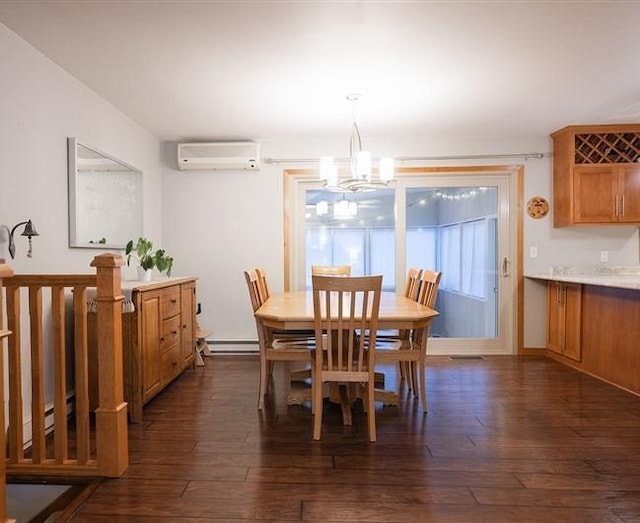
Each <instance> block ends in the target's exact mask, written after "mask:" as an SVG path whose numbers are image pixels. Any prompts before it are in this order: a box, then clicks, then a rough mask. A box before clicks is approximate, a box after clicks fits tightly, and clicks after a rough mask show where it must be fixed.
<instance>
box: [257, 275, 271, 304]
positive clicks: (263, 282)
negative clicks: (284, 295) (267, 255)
mask: <svg viewBox="0 0 640 523" xmlns="http://www.w3.org/2000/svg"><path fill="white" fill-rule="evenodd" d="M256 274H257V275H258V286H259V288H260V295H261V296H262V300H263V302H265V301H267V299H268V298H269V296H270V295H271V291H270V290H269V282H268V281H267V271H266V270H265V269H260V268H258V269H256Z"/></svg>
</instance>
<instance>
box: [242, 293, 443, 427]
mask: <svg viewBox="0 0 640 523" xmlns="http://www.w3.org/2000/svg"><path fill="white" fill-rule="evenodd" d="M255 316H256V317H257V318H258V319H259V320H260V321H261V322H262V323H263V324H264V326H265V327H269V328H272V329H278V330H285V331H300V330H313V328H314V312H313V291H311V290H307V291H291V292H282V293H276V294H272V295H271V296H270V297H269V298H268V299H267V300H266V301H265V302H264V304H263V305H262V306H261V307H260V308H259V309H258V310H257V311H256V312H255ZM436 316H438V312H437V311H435V310H433V309H430V308H429V307H426V306H424V305H421V304H419V303H418V302H416V301H414V300H412V299H410V298H406V297H405V296H402V295H400V294H396V293H395V292H386V291H385V292H382V294H381V298H380V310H379V313H378V331H382V330H405V329H407V330H411V329H428V328H429V325H430V324H431V321H432V320H433V318H435V317H436ZM418 339H422V340H423V343H424V344H425V347H422V348H421V350H424V351H426V343H427V337H426V336H419V337H418ZM376 399H377V400H380V401H383V402H384V403H385V404H390V403H397V394H396V393H395V392H391V391H384V390H380V391H376ZM343 417H344V423H345V425H350V424H351V419H350V412H348V411H345V409H344V405H343Z"/></svg>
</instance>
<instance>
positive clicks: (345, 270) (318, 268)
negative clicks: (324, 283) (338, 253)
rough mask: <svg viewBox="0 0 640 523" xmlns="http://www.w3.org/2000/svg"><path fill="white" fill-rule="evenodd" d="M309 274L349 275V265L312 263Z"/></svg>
mask: <svg viewBox="0 0 640 523" xmlns="http://www.w3.org/2000/svg"><path fill="white" fill-rule="evenodd" d="M311 274H312V275H314V274H315V275H316V276H351V265H312V266H311Z"/></svg>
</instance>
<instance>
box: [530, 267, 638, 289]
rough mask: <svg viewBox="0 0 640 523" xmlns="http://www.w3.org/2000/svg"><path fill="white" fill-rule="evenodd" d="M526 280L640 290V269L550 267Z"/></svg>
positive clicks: (532, 274) (531, 274)
mask: <svg viewBox="0 0 640 523" xmlns="http://www.w3.org/2000/svg"><path fill="white" fill-rule="evenodd" d="M524 277H525V278H530V279H534V280H547V281H561V282H566V283H581V284H583V285H597V286H601V287H613V288H617V289H632V290H640V267H639V266H630V267H565V266H556V267H550V268H549V271H547V272H544V273H543V272H541V273H527V274H525V275H524Z"/></svg>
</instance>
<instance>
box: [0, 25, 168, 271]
mask: <svg viewBox="0 0 640 523" xmlns="http://www.w3.org/2000/svg"><path fill="white" fill-rule="evenodd" d="M0 67H1V70H2V81H1V82H0V115H1V117H0V225H7V226H9V227H12V226H13V225H15V224H16V223H18V222H20V221H23V220H26V219H28V218H31V219H32V220H33V223H34V225H35V227H36V229H37V230H38V232H39V233H40V236H38V237H35V238H33V249H34V256H33V258H31V259H29V258H26V256H25V254H26V250H27V242H26V238H23V237H20V236H18V234H19V233H20V232H21V231H22V227H20V228H19V229H18V230H17V231H16V259H15V260H11V259H10V257H9V253H8V250H7V247H8V243H7V237H6V231H4V232H1V233H0V258H6V259H7V261H8V262H9V263H10V265H11V266H12V268H13V269H14V271H16V272H19V273H27V272H30V273H33V272H90V271H91V269H90V267H89V263H90V262H91V260H92V259H93V257H94V256H95V255H96V254H99V253H100V252H101V251H100V250H94V249H69V247H68V214H67V142H66V140H67V137H69V136H75V137H76V138H78V139H79V140H80V141H82V142H84V143H86V144H87V145H91V146H93V147H95V148H97V149H99V150H102V151H104V152H106V153H109V154H111V155H112V156H115V157H117V158H120V159H122V160H124V161H125V162H127V163H129V164H131V165H133V166H135V167H137V168H139V169H141V170H142V171H143V172H144V182H143V184H144V193H145V195H144V226H145V233H146V234H147V235H148V236H150V237H152V238H157V239H158V240H160V235H161V232H162V213H161V207H160V206H161V171H162V165H161V162H160V143H159V141H158V140H157V139H156V138H155V137H154V136H152V135H151V134H149V133H148V132H147V131H145V130H144V129H142V128H141V127H140V126H139V125H137V124H136V123H135V122H133V121H131V120H130V119H129V118H127V117H126V116H124V115H123V114H122V113H120V112H119V111H118V110H116V109H115V108H114V107H113V106H111V105H110V104H108V103H107V102H106V101H104V100H103V99H102V98H100V97H98V96H97V95H96V94H95V93H94V92H93V91H90V90H89V89H87V88H86V87H85V86H83V85H82V84H81V83H79V82H78V81H77V80H76V79H75V78H73V77H72V76H70V75H69V74H68V73H66V72H65V71H64V70H62V69H61V68H60V67H58V66H57V65H56V64H54V63H53V62H51V61H50V60H49V59H48V58H46V57H44V56H43V55H42V54H41V53H40V52H39V51H37V50H35V49H34V48H33V47H31V46H30V45H29V44H27V43H26V42H24V41H23V40H22V39H21V38H19V37H18V36H17V35H15V34H14V33H13V32H11V31H10V30H9V29H7V28H6V26H4V25H2V24H0Z"/></svg>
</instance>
